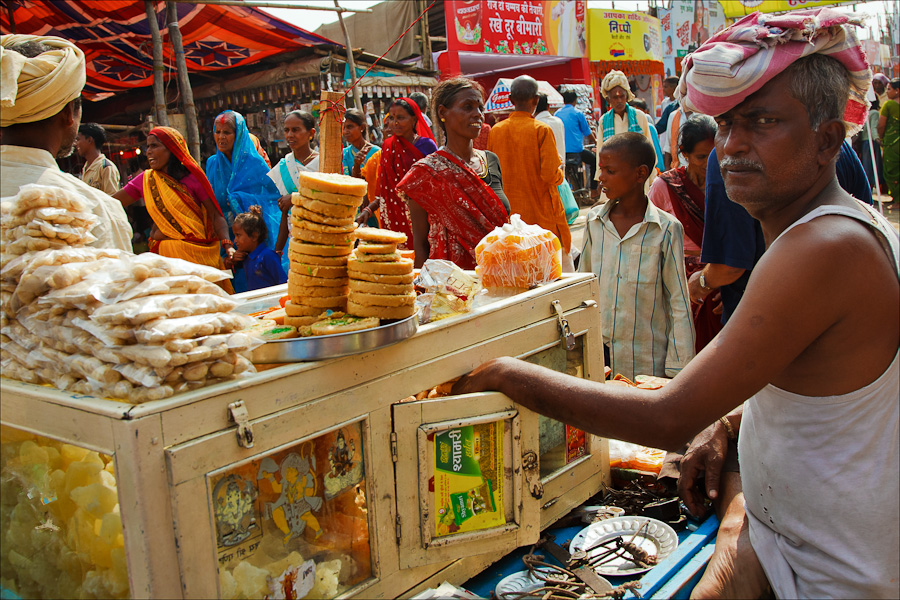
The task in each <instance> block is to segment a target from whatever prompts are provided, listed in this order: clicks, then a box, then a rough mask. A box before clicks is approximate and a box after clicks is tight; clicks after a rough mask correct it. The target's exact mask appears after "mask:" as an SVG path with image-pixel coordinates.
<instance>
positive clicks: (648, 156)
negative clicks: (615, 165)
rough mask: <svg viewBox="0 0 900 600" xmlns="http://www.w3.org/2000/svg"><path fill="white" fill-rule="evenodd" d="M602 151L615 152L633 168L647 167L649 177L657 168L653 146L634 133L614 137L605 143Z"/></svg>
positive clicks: (629, 132)
mask: <svg viewBox="0 0 900 600" xmlns="http://www.w3.org/2000/svg"><path fill="white" fill-rule="evenodd" d="M600 151H601V152H615V153H616V154H618V155H619V156H620V157H622V158H624V159H625V160H627V161H628V163H629V164H631V166H633V167H639V166H641V165H645V166H646V167H647V169H648V173H647V175H648V176H649V174H650V172H652V171H653V168H654V167H655V166H656V151H655V150H654V149H653V144H652V143H651V142H650V140H648V139H647V138H645V137H644V136H643V135H641V134H640V133H636V132H634V131H628V132H625V133H620V134H618V135H614V136H612V137H611V138H609V139H608V140H606V141H605V142H603V147H601V148H600Z"/></svg>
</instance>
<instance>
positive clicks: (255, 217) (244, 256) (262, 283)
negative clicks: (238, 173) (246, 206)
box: [231, 205, 287, 291]
mask: <svg viewBox="0 0 900 600" xmlns="http://www.w3.org/2000/svg"><path fill="white" fill-rule="evenodd" d="M231 229H232V231H233V232H234V245H235V247H236V248H237V252H235V253H234V257H233V258H232V261H233V262H234V263H235V267H239V266H242V267H243V268H244V273H245V275H246V278H247V290H248V291H249V290H258V289H260V288H265V287H271V286H273V285H279V284H281V283H285V282H286V281H287V275H285V274H284V269H283V268H281V259H280V258H278V255H277V254H275V252H274V251H273V250H272V249H271V248H269V247H268V246H266V245H265V243H264V242H265V241H266V236H267V235H268V230H267V229H266V223H265V221H264V220H263V216H262V209H261V208H260V207H259V206H256V205H254V206H251V207H250V211H249V212H245V213H241V214H239V215H238V216H237V217H235V218H234V225H232V226H231Z"/></svg>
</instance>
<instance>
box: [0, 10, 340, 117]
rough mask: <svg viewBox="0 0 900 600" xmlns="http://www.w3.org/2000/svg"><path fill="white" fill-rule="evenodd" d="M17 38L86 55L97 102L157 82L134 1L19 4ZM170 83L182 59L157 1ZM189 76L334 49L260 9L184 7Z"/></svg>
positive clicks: (1, 26)
mask: <svg viewBox="0 0 900 600" xmlns="http://www.w3.org/2000/svg"><path fill="white" fill-rule="evenodd" d="M11 6H12V9H13V10H12V19H13V21H14V22H15V26H16V32H17V33H27V34H32V35H54V36H59V37H61V38H65V39H67V40H69V41H71V42H74V43H75V44H76V45H77V46H78V47H79V48H81V50H82V51H83V52H84V55H85V60H86V63H87V65H86V66H87V84H86V85H85V88H84V95H85V96H87V97H88V98H90V99H92V100H99V99H102V98H104V97H108V96H110V95H112V94H113V93H115V92H121V91H123V90H128V89H133V88H140V87H147V86H150V85H152V83H153V47H152V41H151V38H150V27H149V24H148V21H147V15H146V12H145V9H144V3H143V2H135V1H134V0H92V1H91V2H84V1H83V0H56V1H54V2H41V1H37V0H18V1H17V2H14V3H12V4H11ZM154 6H155V8H156V14H157V21H158V23H159V29H160V34H161V35H162V38H163V60H164V63H165V66H166V76H167V77H173V76H174V74H175V56H174V50H173V48H172V45H171V44H170V43H169V36H168V32H167V30H166V9H165V2H161V1H156V2H154ZM176 6H177V11H178V24H179V28H180V30H181V35H182V38H183V43H184V57H185V62H186V64H187V68H188V71H190V72H201V71H218V70H222V69H230V68H233V67H240V66H244V65H249V64H252V63H256V62H258V61H259V60H261V59H264V58H267V57H270V56H274V55H277V54H281V53H284V52H291V51H295V50H297V49H300V48H303V47H307V46H312V45H318V44H332V45H335V46H342V45H343V44H338V43H337V42H334V41H332V40H330V39H328V38H326V37H323V36H321V35H318V34H315V33H311V32H309V31H306V30H303V29H300V28H298V27H294V26H293V25H290V24H288V23H285V22H284V21H281V20H280V19H277V18H275V17H272V16H270V15H268V14H266V13H264V12H262V11H260V10H258V9H256V8H251V7H237V6H217V5H204V4H181V3H179V4H177V5H176ZM0 32H2V33H12V28H11V23H10V15H9V12H8V11H6V10H4V11H2V12H0Z"/></svg>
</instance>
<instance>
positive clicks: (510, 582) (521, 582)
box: [494, 571, 613, 600]
mask: <svg viewBox="0 0 900 600" xmlns="http://www.w3.org/2000/svg"><path fill="white" fill-rule="evenodd" d="M556 572H557V571H549V573H556ZM600 580H601V581H602V582H603V583H605V584H606V585H607V586H608V588H607V589H605V590H600V591H608V590H612V589H613V586H612V584H611V583H609V582H608V581H606V580H605V579H603V578H602V577H600ZM545 585H548V584H547V583H545V582H543V581H541V580H540V579H538V578H536V577H534V576H532V574H531V573H530V572H529V571H519V572H518V573H513V574H512V575H507V576H506V577H504V578H503V579H501V580H500V583H498V584H497V587H495V588H494V594H495V595H496V596H497V598H498V600H511V599H512V598H513V596H511V595H508V594H520V593H522V592H530V591H532V590H536V589H538V588H541V587H543V586H545ZM533 597H534V598H540V596H537V595H535V596H533ZM516 598H519V597H518V596H516ZM524 598H528V596H525V597H524Z"/></svg>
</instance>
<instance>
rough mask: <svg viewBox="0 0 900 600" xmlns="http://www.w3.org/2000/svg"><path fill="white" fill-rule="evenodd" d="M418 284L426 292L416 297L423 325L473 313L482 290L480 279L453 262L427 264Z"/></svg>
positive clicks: (421, 272) (428, 262)
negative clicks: (477, 297)
mask: <svg viewBox="0 0 900 600" xmlns="http://www.w3.org/2000/svg"><path fill="white" fill-rule="evenodd" d="M415 284H416V286H418V287H420V288H424V289H425V293H424V294H420V295H419V296H418V297H416V307H417V308H418V309H419V310H418V312H419V322H420V323H428V322H430V321H437V320H439V319H444V318H446V317H450V316H453V315H456V314H461V313H467V312H469V311H470V310H472V302H473V301H474V299H475V295H476V294H477V293H478V292H479V291H480V290H481V285H480V284H479V282H478V280H477V279H476V278H474V277H471V276H470V275H468V274H467V273H466V272H465V271H463V270H462V269H460V268H459V267H458V266H457V265H456V264H454V263H452V262H450V261H449V260H426V261H425V264H424V265H422V269H421V270H420V271H419V275H418V277H416V280H415Z"/></svg>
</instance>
